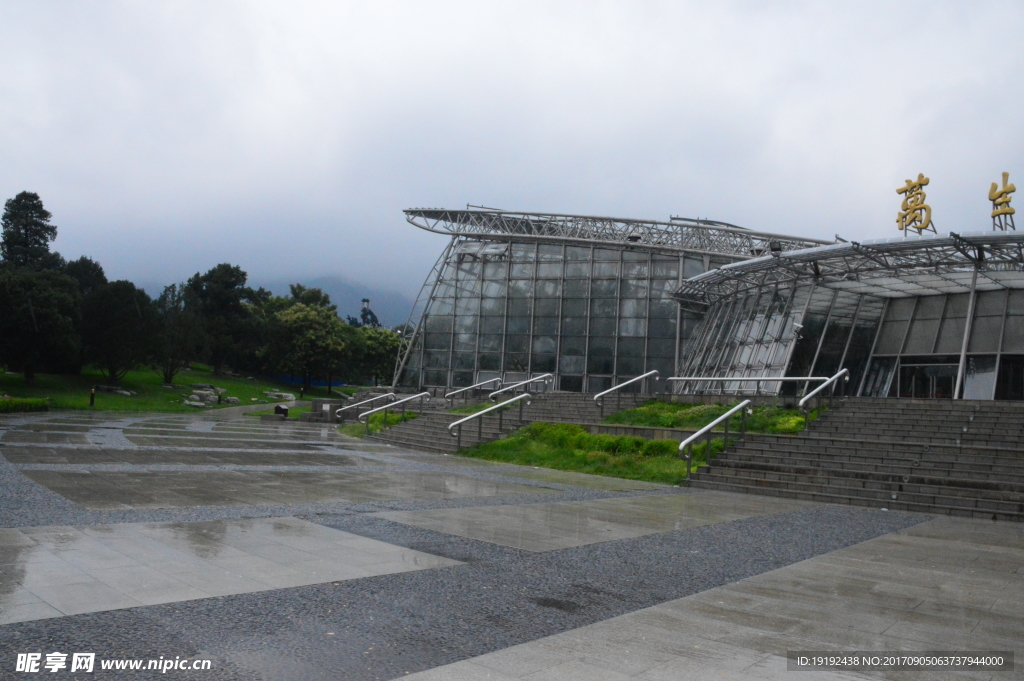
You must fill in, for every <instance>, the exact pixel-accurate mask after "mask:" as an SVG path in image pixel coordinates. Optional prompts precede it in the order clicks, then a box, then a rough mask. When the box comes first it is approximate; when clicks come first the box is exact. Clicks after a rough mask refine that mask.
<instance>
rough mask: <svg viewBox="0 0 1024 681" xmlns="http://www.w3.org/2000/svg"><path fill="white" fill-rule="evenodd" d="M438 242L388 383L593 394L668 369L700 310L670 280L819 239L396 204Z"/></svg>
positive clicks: (714, 225) (720, 226)
mask: <svg viewBox="0 0 1024 681" xmlns="http://www.w3.org/2000/svg"><path fill="white" fill-rule="evenodd" d="M405 212H406V216H407V219H408V221H409V222H410V223H411V224H413V225H415V226H417V227H419V228H421V229H425V230H428V231H432V232H437V233H440V234H444V235H446V236H448V237H449V240H448V244H447V247H446V248H445V249H444V251H443V253H442V254H441V257H440V258H439V259H438V261H437V263H436V264H435V266H434V268H433V270H432V271H431V273H430V275H429V276H428V277H427V280H426V282H425V283H424V286H423V288H422V290H421V293H420V296H419V298H418V299H417V302H416V305H415V306H414V309H413V313H412V315H411V317H410V325H411V326H412V327H413V328H415V332H414V335H413V338H412V341H411V343H410V344H409V347H408V349H407V350H406V352H405V353H404V354H403V356H402V357H401V361H400V362H399V366H398V369H397V372H396V376H395V381H396V384H397V385H399V386H402V387H407V388H417V389H422V388H430V387H442V388H449V387H465V386H469V385H473V384H475V383H479V382H481V381H485V380H489V379H493V378H501V379H503V380H504V381H506V382H514V381H519V380H524V379H526V378H530V377H533V376H537V375H541V374H549V373H550V374H553V375H554V376H555V380H554V386H555V387H556V388H557V389H561V390H570V391H585V392H597V391H600V390H604V389H607V388H609V387H611V386H612V385H614V384H617V383H619V382H621V381H623V380H626V379H629V378H633V377H635V376H638V375H640V374H643V373H646V372H648V371H651V370H654V369H656V370H658V372H659V373H660V375H661V376H662V377H668V376H670V375H673V374H676V373H677V372H678V369H679V366H680V360H681V358H684V357H685V350H686V348H688V347H689V346H690V345H691V336H693V333H694V330H695V329H696V328H697V327H698V326H699V324H700V321H701V318H702V316H703V311H702V310H698V311H690V310H687V309H684V308H682V307H680V305H679V303H678V302H677V300H676V299H675V298H674V295H675V294H676V292H677V291H678V290H679V288H680V287H681V286H682V285H683V282H684V281H686V280H688V279H690V278H692V277H695V276H697V275H700V274H701V273H703V272H706V271H709V270H713V269H716V268H719V267H722V266H723V265H728V264H729V263H739V262H742V261H745V260H749V259H751V258H754V257H756V256H759V255H761V254H762V253H767V252H779V253H783V252H788V251H795V250H798V249H806V248H807V247H809V246H817V245H821V244H824V243H829V242H824V241H816V240H813V239H799V238H794V237H786V236H781V235H774V234H764V233H759V232H753V231H750V230H746V229H742V228H740V227H735V226H733V225H727V224H724V223H719V222H711V221H697V220H686V219H673V220H672V221H669V222H654V221H642V220H626V219H616V218H604V217H591V216H573V215H550V214H537V213H510V212H506V211H493V210H465V211H449V210H432V209H431V210H425V209H415V210H407V211H405Z"/></svg>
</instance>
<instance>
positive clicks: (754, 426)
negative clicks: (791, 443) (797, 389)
mask: <svg viewBox="0 0 1024 681" xmlns="http://www.w3.org/2000/svg"><path fill="white" fill-rule="evenodd" d="M734 406H736V404H735V403H733V404H684V403H679V402H662V401H660V400H653V401H651V402H648V403H647V404H644V405H641V406H639V407H636V408H635V409H627V410H625V411H620V412H616V413H615V414H612V415H610V416H609V417H607V418H606V419H605V420H604V421H605V423H616V424H623V425H630V426H649V427H655V428H685V429H690V430H697V429H700V428H703V427H704V426H706V425H707V424H709V423H711V422H712V421H714V420H715V419H717V418H718V417H719V416H721V415H722V414H724V413H725V412H727V411H729V410H730V409H732V408H733V407H734ZM816 417H817V412H816V411H814V410H812V411H811V420H814V419H815V418H816ZM741 424H742V416H741V415H740V414H739V413H737V414H734V415H733V416H732V417H731V418H730V419H729V430H732V431H737V432H738V431H739V429H740V427H741ZM722 425H723V424H719V425H718V426H716V428H717V429H719V430H721V429H722ZM805 425H806V424H805V423H804V416H803V414H802V413H801V412H799V411H798V410H796V409H783V408H781V407H775V406H763V407H754V409H753V414H749V415H748V416H747V432H750V433H799V432H800V431H802V430H803V429H804V427H805Z"/></svg>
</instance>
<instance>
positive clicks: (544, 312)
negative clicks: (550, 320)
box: [533, 298, 561, 317]
mask: <svg viewBox="0 0 1024 681" xmlns="http://www.w3.org/2000/svg"><path fill="white" fill-rule="evenodd" d="M560 303H561V301H560V300H559V299H558V298H537V300H536V301H535V302H534V304H533V314H534V315H535V316H537V317H550V316H554V315H557V314H558V306H559V304H560Z"/></svg>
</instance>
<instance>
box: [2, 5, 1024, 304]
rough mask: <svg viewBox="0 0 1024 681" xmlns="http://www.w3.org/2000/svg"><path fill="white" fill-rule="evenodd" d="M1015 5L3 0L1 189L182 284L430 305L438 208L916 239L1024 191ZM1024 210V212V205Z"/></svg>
mask: <svg viewBox="0 0 1024 681" xmlns="http://www.w3.org/2000/svg"><path fill="white" fill-rule="evenodd" d="M1022 16H1024V6H1022V5H1020V3H1013V2H991V3H986V2H979V3H963V2H929V3H925V2H907V3H899V4H896V3H888V2H884V3H865V2H861V3H834V2H820V3H812V2H790V3H762V2H749V3H744V2H716V3H708V2H692V3H687V2H665V3H658V2H640V1H637V2H579V3H569V2H407V3H394V2H373V3H341V2H302V1H297V0H290V1H289V2H262V3H261V2H254V1H242V0H239V1H237V2H226V1H221V2H217V1H213V0H202V1H196V2H184V1H182V2H173V1H169V2H161V3H137V2H102V1H97V2H90V3H82V2H73V1H71V0H67V1H65V2H32V3H26V2H19V1H16V0H10V1H3V2H0V198H7V197H9V196H13V195H14V194H16V193H17V192H18V191H21V190H29V191H36V192H38V193H39V194H40V195H41V196H42V197H43V200H44V202H45V203H46V206H47V207H48V208H49V209H50V210H51V211H52V212H53V213H54V216H55V217H54V222H55V223H56V224H57V225H58V226H59V227H60V237H59V238H58V241H57V244H56V247H57V249H58V250H60V251H61V252H62V253H63V254H64V255H65V256H69V257H77V256H78V255H81V254H87V255H90V256H92V257H94V258H96V259H98V260H100V262H102V263H103V264H104V266H105V267H106V268H107V270H108V273H109V274H110V275H112V276H114V277H127V278H131V279H135V280H146V281H154V280H155V281H163V282H171V281H176V280H180V279H183V278H185V277H187V276H189V275H190V274H191V273H193V272H195V271H197V270H205V269H207V268H209V267H210V266H212V265H214V264H216V263H218V262H224V261H228V262H231V263H235V264H240V265H242V267H243V268H245V269H246V270H247V271H249V272H250V274H252V275H253V276H259V277H261V278H267V277H291V278H293V279H295V280H302V279H304V278H305V279H308V278H312V277H313V276H318V275H323V276H341V277H347V278H350V279H354V280H359V281H363V282H365V283H367V284H370V285H374V286H378V287H380V286H384V287H393V288H396V289H399V290H402V291H405V292H407V293H408V292H410V291H413V290H415V288H416V287H417V286H418V284H419V283H420V281H422V278H423V277H424V276H425V274H426V272H427V270H428V268H429V266H430V264H431V263H432V262H433V259H434V258H435V257H436V255H437V253H438V252H439V251H440V249H441V248H442V246H443V239H442V238H441V237H438V236H434V235H430V234H427V233H423V232H420V231H419V230H416V229H414V228H413V227H411V226H409V225H407V224H406V223H405V222H404V219H403V216H402V213H401V209H403V208H407V207H412V206H449V207H461V206H464V205H465V204H466V203H467V202H470V203H474V204H483V205H488V206H497V207H502V208H508V209H516V210H527V211H533V210H536V211H552V212H566V213H568V212H579V213H590V214H602V215H618V216H628V217H648V218H659V219H666V218H667V217H668V216H669V215H670V214H675V215H687V216H691V217H710V218H713V219H719V220H725V221H728V222H734V223H737V224H741V225H744V226H747V227H750V228H754V229H762V230H766V231H778V232H785V233H793V234H801V235H807V236H821V237H831V236H832V235H833V234H835V233H837V232H838V233H840V234H841V235H843V236H846V237H847V238H859V239H867V238H880V237H895V236H899V233H898V232H897V230H896V226H895V215H896V212H897V209H898V205H899V197H898V196H897V195H896V193H895V189H896V187H898V186H900V185H902V184H903V180H904V179H906V178H908V177H916V176H917V173H919V172H923V173H925V174H926V175H928V176H929V177H930V178H931V185H930V186H929V189H928V198H929V203H930V204H931V205H932V207H933V210H934V218H935V220H936V222H937V224H938V226H939V228H940V231H948V230H951V229H952V230H964V231H969V230H978V229H986V228H987V227H988V225H989V223H990V221H989V219H988V217H987V216H988V212H989V204H988V201H987V196H986V193H987V189H988V186H989V183H991V182H993V181H996V180H998V179H999V176H1000V173H1001V172H1002V171H1004V170H1007V171H1010V173H1011V179H1014V178H1015V179H1017V181H1018V182H1024V165H1022V163H1021V161H1022V154H1021V150H1022V147H1024V134H1022V124H1021V118H1020V115H1019V113H1018V111H1019V109H1020V106H1019V105H1020V104H1021V100H1022V97H1021V94H1020V89H1019V87H1018V82H1019V80H1020V77H1019V74H1020V73H1021V71H1022V69H1021V67H1022V65H1024V64H1022V62H1024V50H1022V48H1021V45H1022V37H1024V36H1022V29H1024V25H1022V23H1024V22H1022ZM1022 200H1024V199H1022Z"/></svg>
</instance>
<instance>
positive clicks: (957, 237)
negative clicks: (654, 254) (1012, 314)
mask: <svg viewBox="0 0 1024 681" xmlns="http://www.w3.org/2000/svg"><path fill="white" fill-rule="evenodd" d="M1021 269H1024V235H1022V234H1018V233H1016V232H977V233H971V234H955V233H950V234H949V235H948V236H937V237H922V238H909V239H907V238H899V239H884V240H878V241H865V242H863V243H857V242H856V241H851V242H849V243H841V244H835V245H831V246H824V247H817V248H807V249H802V250H794V251H785V252H776V253H773V254H772V255H770V256H765V257H760V258H756V259H751V260H746V261H743V262H736V263H730V264H728V265H724V266H722V267H721V268H719V269H717V270H713V271H710V272H707V273H705V274H702V275H699V276H696V277H693V278H692V279H688V280H687V281H685V282H683V284H682V286H680V288H679V290H678V291H676V293H675V295H674V297H675V298H676V299H677V300H679V301H680V303H681V304H682V306H683V308H684V309H687V310H690V311H693V312H702V311H704V310H705V309H707V307H708V306H710V305H712V304H713V303H714V302H715V301H717V300H720V299H722V298H726V297H729V296H734V295H736V294H737V293H740V292H742V291H744V290H747V289H752V288H759V287H763V286H766V285H772V284H781V283H786V282H794V281H814V282H816V283H817V284H818V285H823V286H827V287H828V288H831V289H836V290H844V291H849V292H851V293H860V294H869V295H874V296H878V297H882V298H902V297H909V296H921V295H936V294H941V293H960V292H965V291H970V290H971V283H972V278H973V277H974V273H975V270H977V271H978V276H977V283H976V286H977V289H978V290H982V291H984V290H993V289H1001V288H1019V287H1021V286H1022V285H1024V281H1022V280H1021V275H1020V271H1021Z"/></svg>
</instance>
